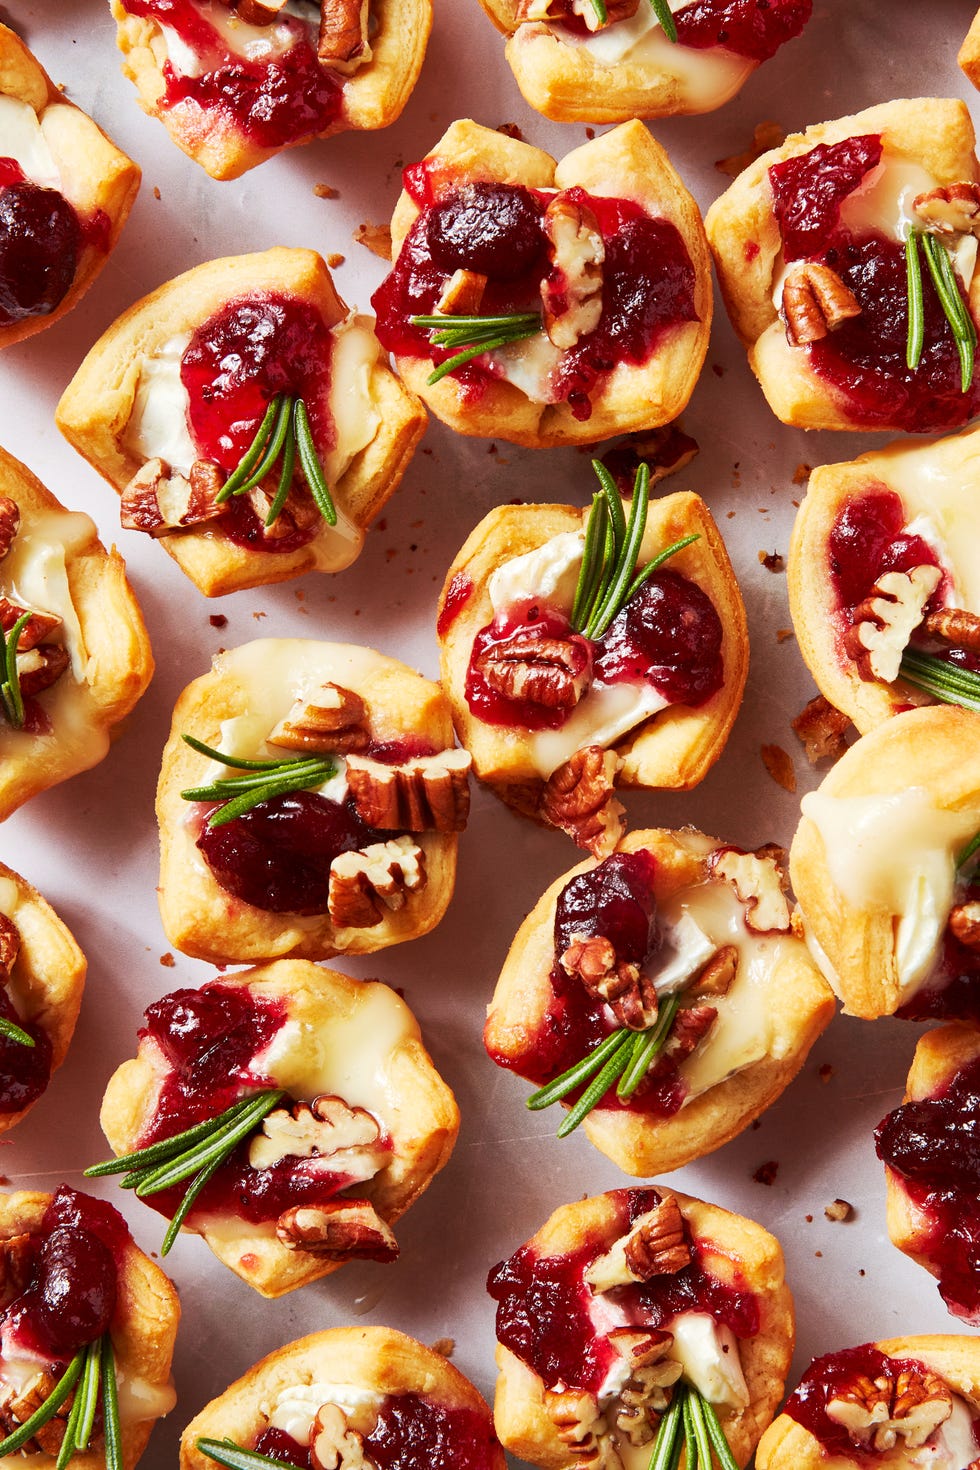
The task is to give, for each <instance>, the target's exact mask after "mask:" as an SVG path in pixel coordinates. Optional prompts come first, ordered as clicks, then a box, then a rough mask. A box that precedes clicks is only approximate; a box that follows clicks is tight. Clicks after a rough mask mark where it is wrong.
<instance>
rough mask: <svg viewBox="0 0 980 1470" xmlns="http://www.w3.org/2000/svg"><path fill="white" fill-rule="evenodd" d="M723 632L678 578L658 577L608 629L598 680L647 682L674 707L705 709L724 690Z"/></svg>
mask: <svg viewBox="0 0 980 1470" xmlns="http://www.w3.org/2000/svg"><path fill="white" fill-rule="evenodd" d="M721 645H722V626H721V619H720V618H719V616H718V614H717V612H716V611H715V608H714V604H713V603H712V601H711V599H710V597H708V596H707V594H706V593H704V592H702V591H701V588H700V587H698V586H697V585H696V583H694V582H690V581H688V579H687V577H682V576H681V575H680V573H679V572H670V571H665V572H655V573H654V574H653V576H652V577H650V578H649V579H648V580H647V581H646V582H644V583H643V586H642V587H641V588H640V589H639V591H638V592H636V593H635V594H634V595H633V596H632V597H631V598H630V600H629V602H628V603H627V604H626V606H625V607H624V608H623V609H622V611H621V612H619V613H617V615H616V617H615V618H613V620H612V622H611V623H610V624H609V627H608V629H607V630H606V632H605V634H604V635H603V637H602V638H601V639H600V641H599V644H598V646H597V650H596V659H595V664H594V668H595V674H596V678H597V679H604V680H605V681H606V682H607V683H618V682H620V681H623V680H631V681H633V680H635V681H640V680H644V681H646V682H648V683H650V684H652V685H653V686H654V687H655V688H656V689H658V690H659V691H660V693H661V694H662V695H663V696H664V697H665V698H666V699H669V700H670V701H671V702H672V703H683V704H689V705H693V706H697V705H699V704H703V703H704V701H705V700H706V699H709V698H710V696H711V695H712V694H714V693H715V691H716V690H717V689H719V688H720V687H721V682H722V677H723V672H724V671H723V667H722V659H721Z"/></svg>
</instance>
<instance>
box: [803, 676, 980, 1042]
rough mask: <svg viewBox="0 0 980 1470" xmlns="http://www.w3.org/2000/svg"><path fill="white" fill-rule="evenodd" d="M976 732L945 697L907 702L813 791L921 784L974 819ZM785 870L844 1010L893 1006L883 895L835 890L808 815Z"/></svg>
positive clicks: (979, 804)
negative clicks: (859, 896) (910, 705)
mask: <svg viewBox="0 0 980 1470" xmlns="http://www.w3.org/2000/svg"><path fill="white" fill-rule="evenodd" d="M978 735H980V719H978V717H977V715H975V714H973V713H971V712H970V711H968V710H964V709H957V708H955V707H953V706H952V705H946V704H940V705H930V706H929V707H928V708H926V709H918V710H912V711H910V712H909V713H908V714H904V715H902V716H901V717H900V718H899V719H895V720H889V721H888V723H887V724H884V725H880V726H879V727H878V728H877V729H876V730H873V731H872V732H871V734H869V735H864V736H863V737H862V738H861V739H860V740H859V741H858V742H857V744H856V745H853V746H852V747H851V748H850V750H848V751H847V752H846V754H845V755H844V756H843V757H842V758H841V759H840V760H839V761H838V762H837V764H836V765H835V766H834V767H833V769H832V770H831V771H830V772H828V774H827V776H826V777H825V778H824V781H823V783H822V784H821V786H820V788H819V789H820V792H821V794H823V795H827V796H832V797H864V796H875V795H881V794H890V793H893V792H902V791H905V790H906V789H908V788H909V787H921V788H924V789H925V790H926V791H927V792H928V793H929V796H930V798H931V800H932V802H933V803H934V805H935V806H936V807H937V808H939V809H940V810H942V811H968V810H973V811H975V812H976V813H977V826H978V827H980V739H978ZM790 876H791V879H792V883H793V891H794V892H795V894H796V896H797V898H798V899H799V904H800V908H801V910H802V912H803V916H804V920H805V923H806V927H807V930H808V931H809V933H810V934H812V936H813V938H814V939H815V940H816V942H817V944H818V945H819V946H820V948H821V949H822V950H823V952H824V954H825V955H826V957H827V960H828V961H829V964H830V966H831V969H832V970H833V972H834V973H835V975H836V977H837V978H836V982H835V989H837V990H838V994H839V995H840V998H841V1000H842V1001H843V1002H844V1008H845V1010H846V1012H847V1013H848V1015H853V1016H863V1017H865V1018H866V1019H869V1020H870V1019H873V1018H875V1017H876V1016H890V1015H892V1014H893V1013H894V1012H895V1011H896V1010H897V1009H898V1008H899V1006H900V1005H901V1004H902V1001H903V998H904V997H903V987H902V984H901V981H900V979H899V972H898V964H897V959H896V916H895V915H893V914H892V912H891V910H890V908H889V905H888V904H887V903H886V902H884V901H871V902H868V903H863V902H857V901H855V900H852V899H851V898H849V897H848V895H847V894H845V893H842V892H841V891H840V889H839V888H838V887H837V885H836V883H835V882H834V879H833V876H832V874H831V870H830V865H829V863H828V860H827V852H826V848H825V846H824V842H823V838H822V837H821V835H820V832H819V830H818V829H817V826H816V824H815V823H814V822H813V820H812V819H811V818H810V817H807V816H803V817H801V819H800V824H799V826H798V827H797V829H796V836H795V837H794V839H793V846H792V850H791V852H790ZM838 987H839V988H838Z"/></svg>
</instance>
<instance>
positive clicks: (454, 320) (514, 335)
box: [409, 0, 605, 387]
mask: <svg viewBox="0 0 980 1470" xmlns="http://www.w3.org/2000/svg"><path fill="white" fill-rule="evenodd" d="M593 4H595V0H593ZM603 8H605V7H603ZM409 320H410V322H411V324H412V326H413V327H421V328H422V330H423V331H426V332H431V334H432V344H433V346H434V347H448V348H450V349H452V348H457V347H458V348H461V349H462V350H461V351H459V352H457V353H456V354H455V355H454V356H453V357H450V358H447V359H446V361H445V362H441V363H440V364H439V366H438V367H437V368H435V370H434V371H433V372H431V373H430V374H429V376H428V379H427V382H428V384H429V386H430V387H431V386H432V384H433V383H438V382H439V381H440V379H442V378H444V377H446V376H447V374H448V373H451V372H453V371H454V370H455V369H456V368H458V367H462V366H463V365H464V363H467V362H471V361H472V359H473V358H474V357H482V356H483V354H484V353H485V352H493V351H494V349H495V348H497V347H506V346H507V344H508V343H509V342H522V341H523V340H524V338H525V337H533V336H535V334H536V333H538V332H540V330H541V316H540V314H539V313H538V312H536V311H516V312H508V313H505V314H504V315H501V316H449V315H446V314H444V313H442V312H436V313H435V314H434V315H432V316H413V317H410V318H409Z"/></svg>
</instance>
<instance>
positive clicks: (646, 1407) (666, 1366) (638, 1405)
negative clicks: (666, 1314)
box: [609, 1327, 683, 1446]
mask: <svg viewBox="0 0 980 1470" xmlns="http://www.w3.org/2000/svg"><path fill="white" fill-rule="evenodd" d="M609 1341H610V1343H611V1344H612V1346H613V1347H614V1348H615V1349H616V1351H617V1352H618V1353H619V1354H620V1356H621V1357H623V1358H625V1359H626V1361H627V1362H628V1363H629V1365H630V1376H629V1378H628V1379H627V1381H626V1383H625V1384H624V1385H623V1387H622V1388H621V1389H620V1391H619V1402H620V1404H621V1406H622V1407H621V1408H620V1409H619V1411H618V1412H617V1414H616V1428H617V1429H618V1430H619V1431H620V1432H621V1433H622V1434H624V1435H625V1436H626V1438H627V1439H628V1440H629V1442H630V1444H631V1445H636V1446H640V1445H645V1444H649V1443H650V1442H651V1440H652V1439H653V1437H654V1434H655V1432H656V1425H655V1424H654V1419H655V1417H656V1416H657V1415H658V1414H662V1413H663V1412H664V1410H665V1409H666V1408H667V1407H668V1406H669V1404H670V1394H669V1393H668V1389H671V1388H673V1386H674V1384H675V1383H676V1382H677V1380H678V1379H679V1378H680V1376H681V1373H682V1372H683V1368H682V1365H681V1364H680V1363H679V1362H678V1361H677V1359H675V1358H671V1357H670V1356H669V1353H670V1349H671V1347H672V1346H673V1342H674V1338H673V1334H672V1333H670V1332H659V1331H656V1330H652V1331H651V1330H647V1331H643V1330H642V1329H640V1328H635V1327H614V1328H613V1330H612V1332H610V1333H609Z"/></svg>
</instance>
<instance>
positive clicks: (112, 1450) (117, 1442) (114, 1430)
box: [101, 1332, 123, 1470]
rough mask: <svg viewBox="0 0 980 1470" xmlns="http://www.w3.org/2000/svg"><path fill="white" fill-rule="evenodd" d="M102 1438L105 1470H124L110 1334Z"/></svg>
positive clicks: (103, 1378) (104, 1347)
mask: <svg viewBox="0 0 980 1470" xmlns="http://www.w3.org/2000/svg"><path fill="white" fill-rule="evenodd" d="M101 1383H102V1438H103V1440H104V1441H105V1470H123V1442H122V1426H121V1425H120V1423H119V1390H118V1387H117V1385H116V1355H115V1353H114V1352H113V1350H112V1338H111V1337H110V1336H109V1334H108V1332H106V1333H105V1334H104V1335H103V1338H102V1371H101Z"/></svg>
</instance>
